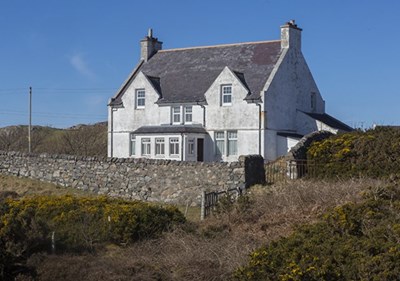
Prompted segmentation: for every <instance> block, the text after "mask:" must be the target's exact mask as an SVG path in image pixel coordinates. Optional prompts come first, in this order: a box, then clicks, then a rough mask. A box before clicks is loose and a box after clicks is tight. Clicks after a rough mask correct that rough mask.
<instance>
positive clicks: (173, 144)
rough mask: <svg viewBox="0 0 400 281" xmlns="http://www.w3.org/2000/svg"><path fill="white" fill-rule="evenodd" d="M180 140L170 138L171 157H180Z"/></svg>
mask: <svg viewBox="0 0 400 281" xmlns="http://www.w3.org/2000/svg"><path fill="white" fill-rule="evenodd" d="M179 153H180V151H179V138H169V155H170V156H179Z"/></svg>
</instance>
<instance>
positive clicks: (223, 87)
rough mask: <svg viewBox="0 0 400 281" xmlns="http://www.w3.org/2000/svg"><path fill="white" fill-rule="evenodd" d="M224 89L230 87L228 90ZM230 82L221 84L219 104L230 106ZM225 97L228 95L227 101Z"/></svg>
mask: <svg viewBox="0 0 400 281" xmlns="http://www.w3.org/2000/svg"><path fill="white" fill-rule="evenodd" d="M225 89H230V91H229V92H225ZM232 92H233V91H232V84H224V85H221V105H222V106H230V105H232ZM225 97H229V101H225Z"/></svg>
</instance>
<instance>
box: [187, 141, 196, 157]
mask: <svg viewBox="0 0 400 281" xmlns="http://www.w3.org/2000/svg"><path fill="white" fill-rule="evenodd" d="M187 152H188V155H191V156H193V155H195V139H188V151H187Z"/></svg>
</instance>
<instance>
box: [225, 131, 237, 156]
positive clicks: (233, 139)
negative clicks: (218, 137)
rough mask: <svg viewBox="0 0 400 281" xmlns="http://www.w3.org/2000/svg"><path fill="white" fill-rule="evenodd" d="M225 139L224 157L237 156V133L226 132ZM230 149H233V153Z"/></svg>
mask: <svg viewBox="0 0 400 281" xmlns="http://www.w3.org/2000/svg"><path fill="white" fill-rule="evenodd" d="M233 134H234V135H233ZM226 138H227V149H226V155H227V156H230V155H238V134H237V131H227V132H226ZM232 147H235V150H234V151H231V149H232Z"/></svg>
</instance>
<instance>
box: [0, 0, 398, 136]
mask: <svg viewBox="0 0 400 281" xmlns="http://www.w3.org/2000/svg"><path fill="white" fill-rule="evenodd" d="M398 11H400V1H397V0H380V1H374V0H371V1H365V0H347V1H345V0H342V1H339V0H338V1H328V0H303V1H300V0H286V1H281V0H248V1H243V0H242V1H236V0H230V1H228V0H202V1H189V0H168V1H166V0H152V1H136V0H135V1H134V0H131V1H128V0H115V1H106V0H85V1H82V0H79V1H78V0H59V1H54V0H35V1H32V0H13V1H9V0H0V100H1V102H0V127H3V126H7V125H17V124H27V123H28V93H29V87H30V86H32V87H33V124H35V125H49V126H53V127H68V126H72V125H74V124H79V123H95V122H99V121H105V120H106V119H107V101H108V99H109V98H110V97H111V96H113V95H114V93H115V91H116V90H117V89H118V88H119V87H120V86H121V84H122V83H123V81H124V80H125V79H126V78H127V76H128V74H129V73H130V71H131V70H132V68H133V67H134V66H135V65H136V63H137V62H138V60H139V53H140V49H139V41H140V39H142V38H143V37H144V36H145V35H146V34H147V29H148V28H150V27H151V28H153V30H154V36H155V37H158V38H159V39H160V40H161V41H163V42H164V44H163V48H164V49H169V48H177V47H191V46H202V45H214V44H223V43H238V42H247V41H264V40H276V39H279V34H280V29H279V27H280V25H282V24H283V23H285V22H286V21H288V20H290V19H295V20H296V23H297V24H298V25H299V27H301V28H302V29H303V34H302V35H303V37H302V40H303V41H302V48H303V54H304V56H305V57H306V60H307V63H308V65H309V67H310V69H311V71H312V73H313V76H314V79H315V81H316V83H317V85H318V87H319V89H320V92H321V94H322V96H323V98H324V99H325V101H326V110H327V112H328V113H329V114H331V115H333V116H335V117H337V118H339V119H340V120H342V121H344V122H346V123H347V124H349V125H351V126H356V127H363V128H367V127H370V126H371V125H372V124H374V123H376V124H388V125H395V124H397V125H398V124H400V110H399V105H400V90H399V83H400V51H399V49H400V48H399V45H400V28H399V26H400V21H399V17H398Z"/></svg>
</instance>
